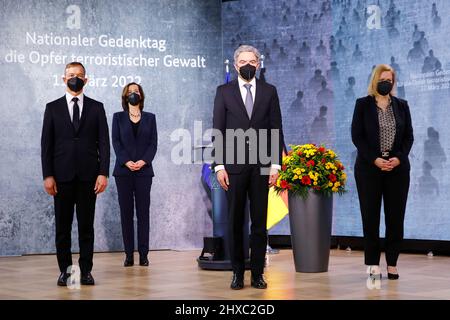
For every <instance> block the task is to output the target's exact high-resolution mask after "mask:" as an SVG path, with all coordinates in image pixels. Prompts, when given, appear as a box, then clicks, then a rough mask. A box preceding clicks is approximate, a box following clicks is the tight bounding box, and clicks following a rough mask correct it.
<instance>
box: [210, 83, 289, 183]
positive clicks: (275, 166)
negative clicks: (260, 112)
mask: <svg viewBox="0 0 450 320" xmlns="http://www.w3.org/2000/svg"><path fill="white" fill-rule="evenodd" d="M247 83H249V84H251V85H252V86H251V87H250V92H251V93H252V98H253V105H254V104H255V97H256V77H255V78H253V79H252V80H251V81H250V82H246V81H244V80H243V79H241V77H238V84H239V91H240V92H241V97H242V101H243V102H244V104H245V100H246V98H247V88H245V87H244V85H245V84H247ZM273 169H275V170H273ZM214 170H215V172H218V171H220V170H225V166H224V165H222V164H220V165H218V166H215V167H214ZM278 170H281V165H278V164H272V165H271V170H270V174H274V173H276V171H278Z"/></svg>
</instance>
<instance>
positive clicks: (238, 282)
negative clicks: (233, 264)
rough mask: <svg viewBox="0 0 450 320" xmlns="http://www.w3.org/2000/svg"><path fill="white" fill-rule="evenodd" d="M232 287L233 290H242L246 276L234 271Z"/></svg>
mask: <svg viewBox="0 0 450 320" xmlns="http://www.w3.org/2000/svg"><path fill="white" fill-rule="evenodd" d="M230 288H231V289H233V290H241V289H242V288H244V276H243V275H239V274H237V273H233V279H232V280H231V285H230Z"/></svg>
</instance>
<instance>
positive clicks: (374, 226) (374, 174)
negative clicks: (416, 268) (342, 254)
mask: <svg viewBox="0 0 450 320" xmlns="http://www.w3.org/2000/svg"><path fill="white" fill-rule="evenodd" d="M394 87H395V71H394V69H393V68H392V67H391V66H389V65H384V64H381V65H378V66H377V67H376V68H375V69H374V70H373V73H372V77H371V82H370V85H369V89H368V91H369V92H368V93H369V95H368V96H366V97H364V98H360V99H358V100H356V105H355V111H354V114H353V121H352V140H353V143H354V145H355V146H356V148H357V149H358V156H357V158H356V163H355V180H356V186H357V189H358V196H359V204H360V209H361V215H362V222H363V233H364V257H365V264H366V265H368V266H369V269H370V271H369V273H370V274H371V276H372V275H377V276H378V277H381V273H380V270H379V261H380V252H381V248H380V247H381V246H380V238H379V228H380V211H381V202H382V200H383V205H384V215H385V224H386V236H385V239H386V241H385V254H386V262H387V273H388V278H389V279H393V280H395V279H398V278H399V275H398V271H397V259H398V256H399V253H400V249H401V244H402V240H403V223H404V218H405V209H406V201H407V197H408V190H409V181H410V176H409V172H410V164H409V159H408V155H409V152H410V150H411V147H412V145H413V141H414V136H413V128H412V123H411V114H410V111H409V106H408V103H407V102H406V101H405V100H402V99H399V98H397V97H395V96H394V95H393V93H394V89H393V88H394Z"/></svg>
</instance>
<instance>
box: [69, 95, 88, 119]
mask: <svg viewBox="0 0 450 320" xmlns="http://www.w3.org/2000/svg"><path fill="white" fill-rule="evenodd" d="M74 97H75V96H73V95H71V94H70V93H68V92H66V100H67V106H68V108H69V114H70V120H71V121H72V122H73V105H74V102H73V101H72V99H73V98H74ZM76 97H77V98H78V102H77V103H78V108H79V109H80V119H81V113H82V112H83V99H84V95H83V93H80V94H79V95H77V96H76Z"/></svg>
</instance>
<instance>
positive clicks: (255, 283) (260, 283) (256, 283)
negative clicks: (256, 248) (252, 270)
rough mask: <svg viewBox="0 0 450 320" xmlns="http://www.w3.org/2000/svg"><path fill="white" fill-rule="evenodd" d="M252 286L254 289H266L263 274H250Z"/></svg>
mask: <svg viewBox="0 0 450 320" xmlns="http://www.w3.org/2000/svg"><path fill="white" fill-rule="evenodd" d="M252 287H253V288H256V289H266V288H267V283H266V281H265V280H264V277H263V275H262V274H261V275H258V276H252Z"/></svg>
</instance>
